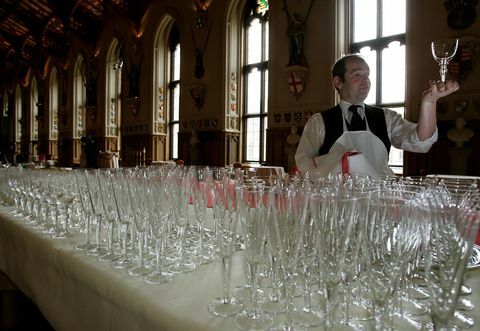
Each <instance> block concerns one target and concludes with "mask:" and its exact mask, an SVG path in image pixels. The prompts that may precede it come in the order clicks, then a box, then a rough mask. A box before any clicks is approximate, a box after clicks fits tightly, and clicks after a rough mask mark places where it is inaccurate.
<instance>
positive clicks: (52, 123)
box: [48, 67, 60, 140]
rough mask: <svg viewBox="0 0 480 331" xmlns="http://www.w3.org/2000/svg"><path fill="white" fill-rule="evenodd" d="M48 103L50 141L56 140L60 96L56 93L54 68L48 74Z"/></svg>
mask: <svg viewBox="0 0 480 331" xmlns="http://www.w3.org/2000/svg"><path fill="white" fill-rule="evenodd" d="M49 87H50V89H49V93H50V94H49V98H48V99H49V102H50V106H49V109H50V116H49V117H48V118H49V124H48V127H49V130H48V136H49V139H50V140H57V139H58V105H59V100H60V99H59V98H60V94H59V93H58V74H57V69H56V68H55V67H54V68H53V69H52V71H51V73H50V81H49Z"/></svg>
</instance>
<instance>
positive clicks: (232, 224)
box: [208, 176, 243, 317]
mask: <svg viewBox="0 0 480 331" xmlns="http://www.w3.org/2000/svg"><path fill="white" fill-rule="evenodd" d="M231 185H234V184H233V183H231V182H230V179H229V177H227V176H220V178H218V180H216V179H215V180H214V183H213V184H212V186H213V189H212V191H211V192H212V204H213V208H214V209H215V212H216V215H217V223H216V224H217V236H216V238H217V245H216V248H217V250H218V255H219V256H220V257H221V260H222V287H223V296H222V297H220V298H216V299H214V300H213V301H212V302H211V303H210V304H209V305H208V311H209V312H210V313H212V314H214V315H217V316H223V317H228V316H232V315H236V314H238V313H240V312H241V311H242V309H243V303H242V302H240V300H238V299H237V298H235V297H232V296H230V278H231V265H232V256H233V254H234V253H235V239H236V233H237V223H238V213H237V204H236V201H235V192H234V191H233V190H231V189H230V187H231Z"/></svg>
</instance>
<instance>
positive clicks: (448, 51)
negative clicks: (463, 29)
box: [432, 38, 458, 82]
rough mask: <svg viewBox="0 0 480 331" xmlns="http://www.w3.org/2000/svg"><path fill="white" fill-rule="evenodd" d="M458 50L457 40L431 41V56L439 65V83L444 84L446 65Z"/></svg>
mask: <svg viewBox="0 0 480 331" xmlns="http://www.w3.org/2000/svg"><path fill="white" fill-rule="evenodd" d="M457 48H458V39H457V38H454V39H442V40H436V41H432V55H433V58H434V59H435V61H437V62H438V64H439V65H440V81H441V82H445V79H446V76H447V71H448V63H449V62H450V60H452V59H453V57H454V56H455V53H456V52H457Z"/></svg>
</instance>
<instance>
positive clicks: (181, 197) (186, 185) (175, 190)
mask: <svg viewBox="0 0 480 331" xmlns="http://www.w3.org/2000/svg"><path fill="white" fill-rule="evenodd" d="M188 174H189V167H186V166H178V167H176V168H175V169H173V170H172V173H171V176H172V181H173V182H172V186H171V187H172V194H173V200H172V201H173V203H174V209H173V211H174V212H173V220H174V224H175V226H176V231H177V248H178V251H177V257H176V260H175V262H174V263H173V264H172V265H171V266H170V267H169V270H170V271H171V272H173V273H183V272H189V271H192V270H194V269H195V268H196V264H195V261H194V259H193V258H192V257H191V256H190V254H188V251H187V226H188V220H189V218H190V215H189V211H190V208H189V207H190V201H191V194H192V180H191V179H192V177H190V176H189V175H188Z"/></svg>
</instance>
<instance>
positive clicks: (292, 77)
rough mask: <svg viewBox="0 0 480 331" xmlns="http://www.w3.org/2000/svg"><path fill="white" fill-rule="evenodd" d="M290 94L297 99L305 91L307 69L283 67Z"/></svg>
mask: <svg viewBox="0 0 480 331" xmlns="http://www.w3.org/2000/svg"><path fill="white" fill-rule="evenodd" d="M285 72H286V73H287V80H288V86H289V89H290V92H291V93H292V94H293V95H294V96H295V97H296V98H297V101H298V99H299V98H300V96H301V95H302V94H303V92H304V91H305V85H306V83H307V77H308V68H307V67H302V66H298V65H293V66H287V67H285Z"/></svg>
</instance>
